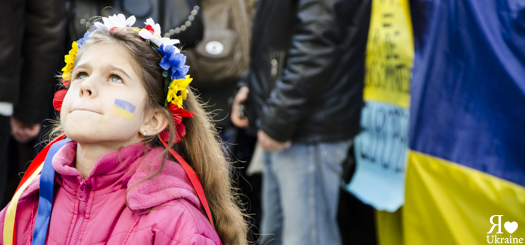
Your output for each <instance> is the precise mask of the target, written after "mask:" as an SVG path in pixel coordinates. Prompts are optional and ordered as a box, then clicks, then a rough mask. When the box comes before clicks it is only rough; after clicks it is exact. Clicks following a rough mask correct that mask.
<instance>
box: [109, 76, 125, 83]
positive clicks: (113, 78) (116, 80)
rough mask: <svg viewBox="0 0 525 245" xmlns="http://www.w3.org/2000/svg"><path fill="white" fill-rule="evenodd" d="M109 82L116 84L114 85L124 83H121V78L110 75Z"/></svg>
mask: <svg viewBox="0 0 525 245" xmlns="http://www.w3.org/2000/svg"><path fill="white" fill-rule="evenodd" d="M109 80H110V81H112V82H116V83H124V81H122V78H120V77H119V76H117V75H112V76H111V77H110V78H109Z"/></svg>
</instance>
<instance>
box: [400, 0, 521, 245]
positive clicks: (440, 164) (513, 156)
mask: <svg viewBox="0 0 525 245" xmlns="http://www.w3.org/2000/svg"><path fill="white" fill-rule="evenodd" d="M411 7H412V8H411V10H412V18H413V19H412V23H413V30H414V38H415V46H414V47H415V59H414V70H413V79H412V85H411V103H410V104H411V107H410V131H409V147H410V151H409V156H408V166H407V173H406V182H405V184H406V185H405V186H406V187H405V188H406V189H405V205H404V208H403V212H402V215H401V217H402V227H403V229H402V231H400V232H401V233H402V240H403V243H404V244H495V243H506V244H520V243H525V149H522V148H525V3H524V2H523V1H520V0H507V1H483V0H481V1H480V0H436V1H426V0H417V1H413V2H412V6H411ZM520 238H521V240H520ZM520 241H521V242H520Z"/></svg>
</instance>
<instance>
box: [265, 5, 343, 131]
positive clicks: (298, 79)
mask: <svg viewBox="0 0 525 245" xmlns="http://www.w3.org/2000/svg"><path fill="white" fill-rule="evenodd" d="M333 11H334V10H333V1H332V0H299V2H298V9H297V19H298V22H297V24H296V25H295V27H294V29H293V35H292V43H291V47H290V49H289V50H288V53H287V60H286V63H285V66H284V70H283V73H282V76H281V77H280V79H278V80H277V82H276V86H275V88H274V89H273V90H272V91H271V94H270V96H269V98H268V100H267V102H266V104H265V106H264V107H263V115H262V117H261V122H260V128H261V129H262V130H263V131H264V132H265V133H266V134H268V135H269V136H270V137H272V138H274V139H275V140H278V141H287V140H289V139H290V138H291V137H292V135H293V134H294V132H295V130H296V127H297V124H298V123H299V122H300V121H301V120H302V119H303V118H304V117H305V116H306V115H307V113H308V111H309V107H310V105H311V103H312V102H313V100H314V99H315V98H317V97H319V95H321V94H322V92H323V90H324V87H323V84H325V83H326V80H327V79H330V75H331V73H332V71H333V70H334V64H335V59H336V52H335V50H336V45H337V43H338V35H337V28H336V21H335V17H334V12H333Z"/></svg>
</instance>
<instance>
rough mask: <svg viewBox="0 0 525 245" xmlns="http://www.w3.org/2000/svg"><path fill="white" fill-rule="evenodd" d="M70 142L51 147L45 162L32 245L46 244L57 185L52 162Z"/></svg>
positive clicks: (66, 141)
mask: <svg viewBox="0 0 525 245" xmlns="http://www.w3.org/2000/svg"><path fill="white" fill-rule="evenodd" d="M70 141H71V140H70V139H65V140H62V141H59V142H57V143H56V144H54V145H53V146H51V148H50V149H49V152H48V153H47V156H46V160H45V161H44V166H43V168H42V173H41V174H40V196H39V198H38V211H37V215H36V221H35V228H34V230H33V242H32V244H36V245H39V244H42V245H43V244H46V236H47V230H48V227H49V219H50V217H51V210H52V206H53V187H54V185H55V169H54V168H53V162H52V161H53V157H54V156H55V154H56V153H57V152H58V150H60V149H62V147H63V146H64V145H65V144H67V143H68V142H70Z"/></svg>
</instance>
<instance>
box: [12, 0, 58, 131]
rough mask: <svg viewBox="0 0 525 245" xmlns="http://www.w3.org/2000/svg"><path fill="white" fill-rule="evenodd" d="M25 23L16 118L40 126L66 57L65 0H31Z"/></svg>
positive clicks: (14, 114)
mask: <svg viewBox="0 0 525 245" xmlns="http://www.w3.org/2000/svg"><path fill="white" fill-rule="evenodd" d="M24 21H25V33H24V39H23V45H22V55H23V57H24V65H23V67H22V72H21V77H20V79H21V80H20V92H19V99H18V103H17V104H15V107H14V112H13V116H15V117H16V118H18V119H20V120H21V121H23V122H26V123H40V122H41V121H42V120H43V119H45V117H46V109H47V108H49V107H50V105H51V103H52V95H53V85H54V84H56V82H57V79H56V78H55V75H56V74H57V70H58V69H60V67H59V66H60V64H61V63H60V62H61V61H62V57H64V54H65V52H64V38H65V27H66V22H67V20H66V14H65V3H64V0H28V1H27V3H26V9H25V17H24Z"/></svg>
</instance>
